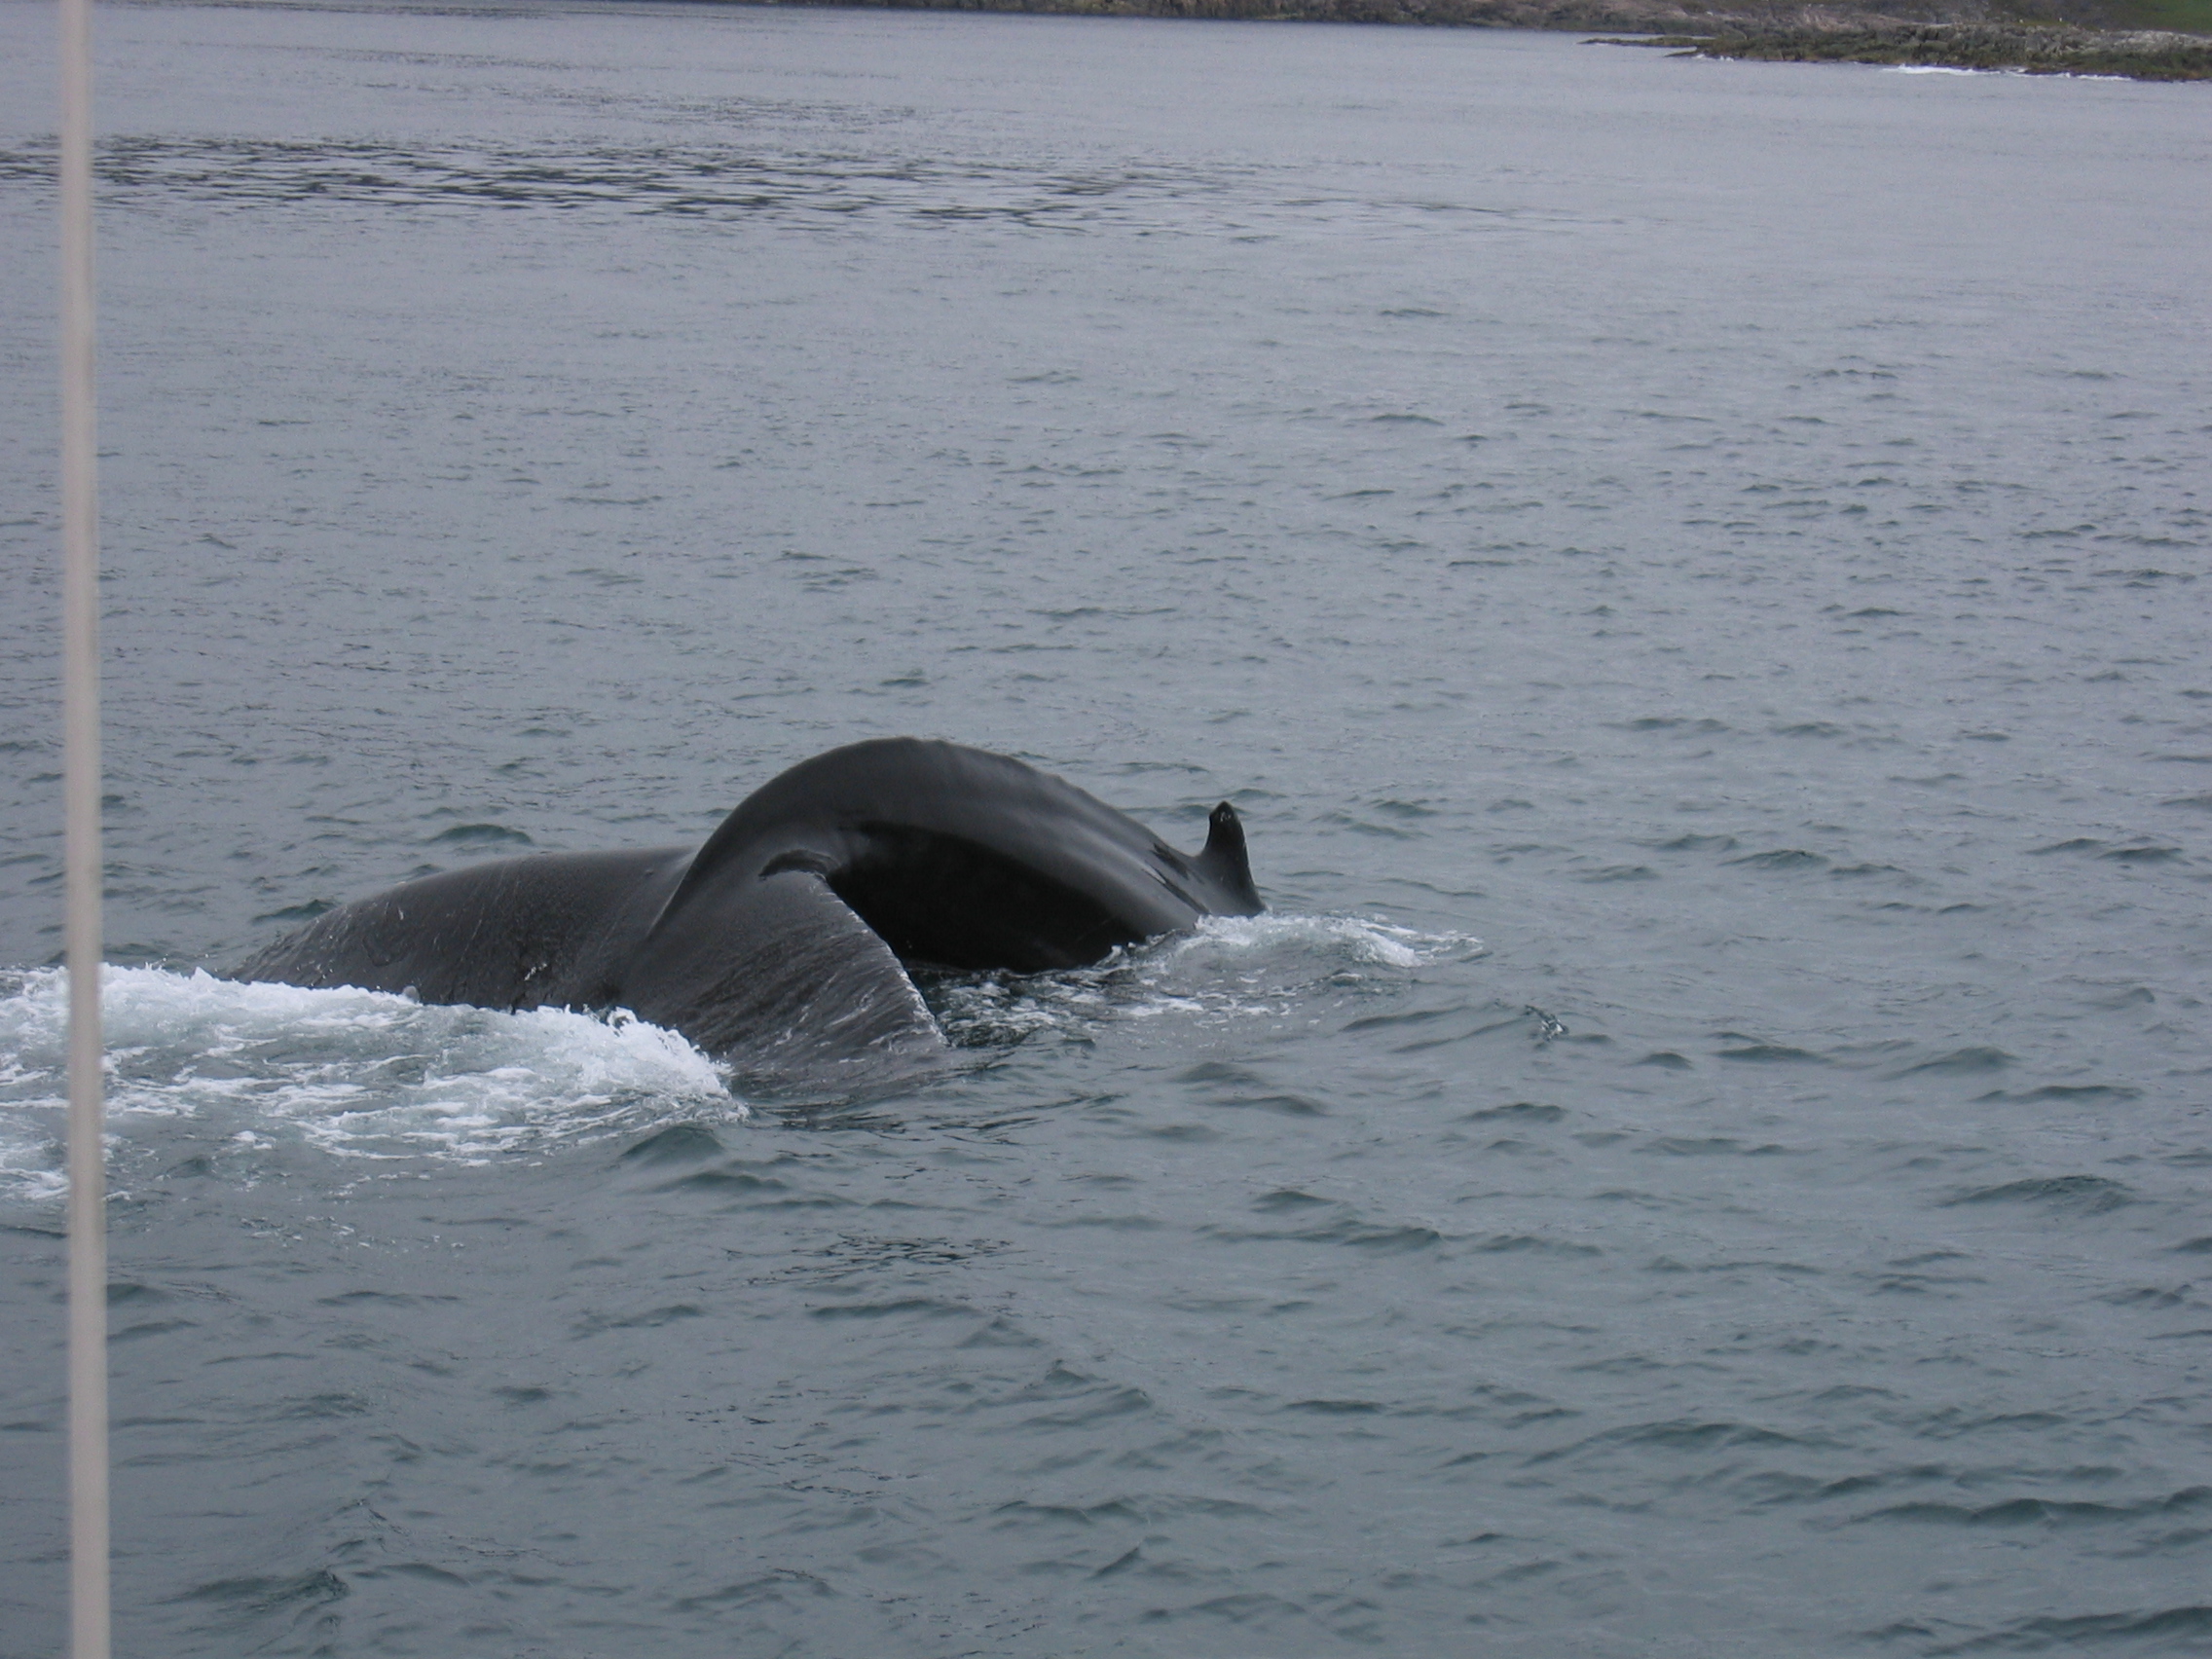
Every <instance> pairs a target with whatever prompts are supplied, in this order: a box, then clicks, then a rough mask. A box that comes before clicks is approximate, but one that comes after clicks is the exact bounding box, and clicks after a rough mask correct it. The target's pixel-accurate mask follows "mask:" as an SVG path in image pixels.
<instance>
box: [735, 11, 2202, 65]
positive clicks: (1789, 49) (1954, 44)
mask: <svg viewBox="0 0 2212 1659" xmlns="http://www.w3.org/2000/svg"><path fill="white" fill-rule="evenodd" d="M754 3H755V4H765V5H794V4H795V5H807V4H822V3H829V4H841V5H861V6H872V7H881V8H884V9H888V10H902V11H931V12H1041V13H1051V14H1056V15H1059V16H1073V17H1093V18H1212V19H1218V20H1223V21H1231V20H1235V21H1252V22H1313V23H1398V24H1413V25H1426V26H1429V27H1444V28H1505V29H1575V30H1598V29H1605V30H1613V31H1618V32H1619V33H1622V34H1627V33H1634V34H1636V35H1638V36H1639V37H1641V38H1638V39H1635V40H1618V39H1606V40H1604V41H1603V42H1601V43H1599V44H1606V45H1619V46H1657V47H1665V48H1670V49H1673V50H1674V51H1676V52H1677V53H1680V54H1682V55H1686V56H1698V57H1738V58H1763V59H1768V60H1773V61H1787V62H1798V63H1888V64H1920V65H1925V66H1927V67H1930V68H1946V69H2008V70H2022V71H2025V72H2027V73H2028V74H2032V75H2120V76H2126V77H2129V78H2130V79H2134V80H2139V81H2201V80H2207V79H2212V35H2204V34H2181V33H2175V32H2171V31H2169V30H2162V29H2140V28H2132V29H2131V28H2118V27H2115V28H2107V27H2101V26H2090V25H2092V24H2103V23H2107V22H2120V21H2126V20H2129V16H2130V14H2129V10H2128V8H2130V7H2132V8H2133V12H2134V14H2135V15H2136V16H2142V15H2144V13H2143V7H2144V5H2145V4H2149V5H2151V6H2152V8H2153V10H2154V11H2157V10H2158V9H2159V8H2163V9H2165V10H2167V11H2170V10H2172V9H2173V8H2174V7H2175V6H2176V5H2182V6H2185V7H2187V8H2188V9H2189V12H2190V15H2188V16H2186V17H2184V18H2181V19H2180V20H2183V21H2185V22H2187V23H2188V24H2190V25H2191V26H2193V27H2194V26H2195V25H2196V23H2197V21H2198V18H2197V16H2196V14H2197V13H2199V12H2201V13H2204V15H2205V16H2207V17H2212V10H2207V8H2206V7H2205V6H2203V5H2200V4H2197V3H2196V0H1887V3H1885V4H1882V5H1881V7H1880V9H1879V10H1878V11H1877V10H1875V9H1873V8H1872V7H1868V6H1864V5H1851V4H1844V5H1829V6H1807V5H1805V4H1804V3H1803V0H754ZM2000 7H2002V10H2000ZM2157 20H2166V19H2165V18H2163V17H2160V18H2157Z"/></svg>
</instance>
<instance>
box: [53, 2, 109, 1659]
mask: <svg viewBox="0 0 2212 1659" xmlns="http://www.w3.org/2000/svg"><path fill="white" fill-rule="evenodd" d="M58 11H59V23H60V42H59V46H60V51H59V54H58V59H59V68H60V94H61V97H60V104H61V111H60V113H61V181H60V182H61V339H60V348H61V350H60V358H61V682H62V694H61V772H62V785H61V795H62V815H63V830H62V842H63V851H62V859H63V864H64V867H65V876H64V882H65V886H64V895H65V896H64V899H63V908H64V918H65V921H64V940H65V943H64V959H65V961H66V963H67V967H68V977H69V1275H68V1282H69V1650H70V1653H71V1655H72V1659H108V1656H109V1587H108V1549H109V1542H108V1537H109V1529H108V1420H107V1416H108V1414H107V1231H106V1228H107V1217H106V1213H105V1212H106V1208H107V1180H106V1169H105V1167H104V1164H103V1161H102V1156H103V1155H102V1147H101V1139H102V1136H101V1128H102V1122H101V1120H102V1118H103V1116H104V1113H103V1110H102V1104H103V1103H102V1100H101V1077H100V1052H101V1042H100V977H101V959H102V957H103V955H104V951H103V948H102V940H101V925H100V898H101V894H100V888H101V879H102V869H101V859H100V682H99V502H98V488H97V477H96V467H97V461H98V451H97V449H96V447H95V443H96V438H95V427H94V423H93V408H94V405H93V383H92V373H93V358H94V353H93V310H92V306H93V297H92V0H59V7H58Z"/></svg>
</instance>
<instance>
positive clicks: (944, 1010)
mask: <svg viewBox="0 0 2212 1659" xmlns="http://www.w3.org/2000/svg"><path fill="white" fill-rule="evenodd" d="M1482 953H1483V942H1482V940H1479V939H1475V938H1473V937H1472V936H1471V935H1467V934H1454V933H1446V934H1428V933H1419V932H1417V931H1415V930H1414V929H1412V928H1402V927H1396V926H1393V925H1392V924H1390V923H1388V922H1379V921H1373V920H1370V919H1368V918H1366V917H1362V916H1300V915H1265V916H1209V917H1207V918H1205V919H1204V920H1203V921H1201V922H1199V923H1198V928H1197V930H1196V931H1195V932H1193V933H1188V934H1178V935H1175V936H1173V937H1171V938H1168V939H1164V940H1155V941H1153V942H1152V943H1150V944H1145V945H1139V946H1137V947H1136V948H1135V949H1133V950H1128V951H1117V952H1115V953H1114V954H1113V955H1112V956H1110V957H1108V958H1107V959H1106V960H1105V961H1104V962H1102V963H1100V964H1098V966H1096V967H1094V968H1075V969H1068V970H1065V971H1063V972H1060V973H1055V974H1031V975H1018V974H984V975H944V976H930V977H925V979H924V980H923V984H922V990H923V995H924V996H925V998H926V999H927V1000H928V1002H929V1005H930V1010H931V1012H932V1013H933V1014H936V1015H937V1018H938V1022H939V1024H940V1025H941V1026H943V1028H944V1032H945V1035H946V1036H947V1037H948V1038H949V1039H950V1040H951V1041H952V1042H953V1043H954V1044H955V1045H957V1046H959V1047H962V1048H1000V1047H1009V1046H1012V1045H1014V1044H1016V1043H1020V1042H1023V1041H1026V1040H1028V1039H1030V1038H1033V1037H1037V1036H1040V1035H1044V1034H1050V1033H1057V1034H1059V1035H1060V1036H1062V1037H1064V1038H1067V1039H1070V1040H1075V1041H1082V1040H1085V1039H1087V1038H1088V1035H1089V1034H1090V1033H1091V1032H1093V1031H1094V1030H1095V1029H1097V1028H1098V1027H1099V1026H1101V1025H1103V1024H1106V1023H1108V1022H1110V1021H1114V1020H1130V1019H1154V1018H1161V1017H1164V1016H1170V1015H1180V1016H1184V1017H1189V1018H1196V1019H1203V1020H1228V1019H1242V1018H1261V1017H1269V1016H1274V1015H1280V1014H1285V1013H1287V1012H1288V1008H1289V1005H1290V1001H1291V999H1292V998H1294V997H1296V996H1298V995H1300V994H1302V993H1304V992H1306V991H1308V990H1309V989H1311V988H1312V987H1314V986H1316V985H1327V984H1337V985H1341V986H1346V987H1356V986H1358V985H1361V984H1364V983H1367V982H1368V981H1370V980H1374V979H1381V980H1383V981H1388V980H1389V979H1391V978H1392V977H1393V976H1394V975H1395V974H1399V973H1404V972H1406V971H1408V970H1412V969H1418V968H1422V967H1426V966H1429V965H1430V964H1433V963H1439V962H1465V961H1470V960H1472V959H1473V958H1475V957H1477V956H1480V955H1481V954H1482ZM1375 970H1382V972H1381V973H1380V974H1377V973H1375V972H1374V971H1375Z"/></svg>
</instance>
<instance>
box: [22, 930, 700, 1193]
mask: <svg viewBox="0 0 2212 1659" xmlns="http://www.w3.org/2000/svg"><path fill="white" fill-rule="evenodd" d="M100 1006H101V1017H102V1022H103V1025H104V1028H105V1029H104V1036H105V1039H106V1042H107V1052H108V1059H107V1073H108V1112H109V1118H110V1123H111V1124H112V1125H113V1126H114V1128H115V1130H116V1132H117V1134H118V1136H120V1137H121V1138H122V1139H123V1140H125V1141H129V1138H130V1136H131V1133H132V1126H133V1124H134V1123H142V1122H143V1121H145V1120H148V1119H153V1118H190V1119H194V1120H199V1121H202V1122H203V1124H205V1126H206V1127H207V1128H208V1129H209V1130H210V1131H213V1132H215V1133H218V1134H220V1135H222V1136H225V1137H227V1138H228V1139H229V1140H230V1141H231V1142H232V1143H234V1144H235V1145H236V1146H237V1147H238V1148H239V1149H240V1150H241V1151H243V1152H250V1151H251V1150H252V1149H254V1148H257V1147H262V1146H265V1145H269V1144H273V1139H272V1137H274V1138H275V1140H285V1139H289V1140H295V1141H296V1140H305V1141H308V1142H311V1143H313V1144H314V1145H316V1146H319V1147H320V1148H322V1149H323V1150H324V1151H326V1152H328V1153H331V1154H333V1155H336V1156H339V1157H346V1158H371V1159H405V1158H424V1157H431V1158H443V1159H460V1160H461V1161H471V1162H480V1161H484V1160H486V1159H489V1158H492V1157H495V1156H498V1155H500V1154H507V1153H513V1152H515V1151H517V1150H520V1149H524V1148H526V1147H530V1146H535V1145H540V1144H543V1143H546V1142H551V1141H559V1140H570V1139H575V1138H578V1137H586V1136H595V1135H599V1134H608V1133H614V1132H618V1131H626V1130H628V1129H631V1128H634V1127H637V1126H640V1125H641V1124H645V1123H649V1122H652V1121H654V1120H656V1119H662V1118H666V1117H668V1116H671V1115H673V1114H674V1113H676V1112H678V1111H682V1112H685V1113H687V1114H688V1115H693V1116H695V1115H697V1112H698V1111H699V1109H701V1108H702V1107H705V1108H706V1109H708V1110H712V1111H715V1112H719V1113H721V1114H725V1115H742V1114H743V1112H744V1107H743V1106H741V1105H740V1104H739V1103H738V1102H737V1101H736V1100H734V1099H733V1098H732V1097H731V1096H730V1094H729V1092H728V1090H727V1088H725V1087H724V1083H723V1080H722V1078H721V1076H720V1074H719V1073H718V1072H717V1071H716V1069H715V1067H714V1064H713V1062H711V1061H710V1060H709V1059H708V1058H707V1057H706V1055H704V1054H702V1053H701V1052H699V1051H698V1050H696V1049H694V1048H692V1047H691V1045H690V1044H688V1043H686V1042H685V1041H684V1040H683V1039H682V1037H680V1036H678V1035H677V1034H675V1033H674V1032H671V1031H665V1030H662V1029H661V1028H660V1027H658V1026H654V1025H648V1024H646V1023H645V1022H644V1021H643V1020H639V1019H635V1018H632V1017H630V1016H629V1015H627V1014H613V1015H611V1016H608V1017H606V1018H601V1017H596V1016H594V1015H590V1014H571V1013H568V1012H566V1011H563V1010H555V1009H538V1010H535V1011H532V1012H530V1013H525V1014H500V1013H496V1012H493V1011H491V1010H487V1009H475V1008H440V1007H432V1006H427V1005H424V1004H421V1003H417V1002H414V1001H412V1000H410V999H409V998H406V997H398V996H390V995H387V994H385V993H383V992H378V991H361V990H353V989H350V988H339V989H332V990H303V989H301V988H299V987H298V986H294V985H269V984H237V983H233V982H232V981H230V980H227V979H218V978H215V977H212V976H210V975H207V974H204V973H192V974H175V973H170V972H167V971H166V970H164V969H158V968H116V969H110V970H108V971H107V973H106V975H105V976H104V977H103V980H102V987H101V998H100ZM66 1022H67V977H66V975H65V974H64V973H63V972H62V971H60V970H58V969H42V970H36V971H32V972H28V973H16V974H8V975H5V976H0V1192H8V1193H11V1194H13V1195H14V1196H18V1197H32V1198H36V1197H41V1196H45V1195H47V1194H49V1193H57V1192H59V1191H61V1190H62V1188H63V1185H64V1183H63V1179H62V1177H61V1175H60V1173H59V1171H58V1169H57V1168H56V1164H57V1162H58V1150H57V1147H56V1144H55V1143H56V1141H57V1139H58V1136H59V1132H60V1124H59V1119H58V1114H59V1113H60V1112H61V1111H62V1110H63V1109H64V1106H65V1090H66V1087H67V1084H66V1077H65V1056H64V1048H63V1043H64V1033H65V1029H66Z"/></svg>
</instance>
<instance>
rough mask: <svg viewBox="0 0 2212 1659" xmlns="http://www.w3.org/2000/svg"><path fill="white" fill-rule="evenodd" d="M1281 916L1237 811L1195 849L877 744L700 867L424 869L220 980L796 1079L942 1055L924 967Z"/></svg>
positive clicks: (1069, 788)
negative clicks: (1258, 880) (600, 1016)
mask: <svg viewBox="0 0 2212 1659" xmlns="http://www.w3.org/2000/svg"><path fill="white" fill-rule="evenodd" d="M1265 908H1266V906H1265V905H1263V904H1262V903H1260V896H1259V893H1258V890H1257V889H1256V888H1254V886H1253V884H1252V871H1251V866H1250V865H1249V863H1248V861H1247V859H1246V855H1245V849H1244V830H1243V827H1242V825H1241V824H1240V823H1239V822H1238V821H1237V817H1236V810H1235V808H1234V807H1233V806H1231V805H1230V804H1229V803H1228V802H1227V801H1223V802H1222V803H1221V804H1220V805H1218V806H1216V807H1215V808H1214V809H1213V812H1212V814H1211V816H1210V817H1209V819H1208V821H1207V830H1206V844H1205V846H1204V848H1203V849H1202V850H1201V851H1199V852H1198V853H1196V854H1184V853H1180V852H1177V851H1176V850H1175V849H1174V848H1172V847H1170V846H1168V845H1167V844H1166V843H1165V842H1164V841H1162V840H1161V839H1160V838H1159V837H1158V836H1156V835H1155V834H1153V833H1152V831H1150V830H1147V829H1145V828H1144V826H1143V825H1141V824H1139V823H1137V822H1136V821H1135V820H1134V819H1132V818H1129V817H1127V816H1126V815H1124V814H1123V813H1121V812H1117V811H1116V810H1115V809H1114V808H1112V807H1110V806H1108V805H1106V804H1105V802H1103V801H1100V800H1098V799H1096V798H1094V797H1093V796H1091V795H1088V794H1086V793H1084V792H1083V791H1082V790H1079V789H1077V788H1075V787H1074V786H1073V785H1071V784H1068V783H1065V782H1063V781H1062V780H1060V779H1059V778H1055V777H1052V776H1051V775H1049V774H1047V773H1044V772H1040V771H1037V770H1036V769H1035V768H1033V767H1031V766H1028V765H1025V764H1024V763H1023V762H1021V761H1019V760H1016V759H1014V758H1013V757H1012V756H1005V755H993V754H989V753H986V752H985V751H983V750H979V749H969V748H965V747H962V746H961V745H959V744H953V743H941V742H932V741H924V740H920V739H916V738H906V737H901V738H883V739H876V740H872V741H869V742H866V743H856V744H852V745H849V746H847V747H845V748H842V749H834V750H831V751H830V752H829V753H828V754H826V755H819V756H815V757H814V758H813V759H811V760H806V761H802V762H800V763H799V764H798V765H796V766H793V768H791V770H789V771H787V772H785V773H783V774H781V775H780V776H778V777H776V778H775V779H773V780H771V781H770V782H769V783H767V784H765V785H763V786H762V787H761V788H760V789H758V790H756V791H755V792H754V793H752V794H751V795H749V796H747V797H746V799H745V800H744V801H742V802H741V803H740V804H739V805H738V807H737V809H736V810H735V811H733V812H732V813H731V814H730V815H729V816H728V817H727V818H726V819H724V820H723V821H722V823H721V825H720V826H719V828H718V829H717V830H715V832H714V833H713V834H712V835H710V836H708V837H707V840H706V842H705V844H704V845H702V846H700V847H698V848H696V849H692V848H687V847H657V848H643V849H638V850H634V851H628V852H611V853H543V854H537V855H535V856H531V857H525V858H515V859H501V860H498V861H496V862H491V863H486V864H478V865H471V866H467V867H466V868H463V869H457V870H450V871H447V872H445V873H443V874H439V875H431V876H424V877H423V878H422V879H420V880H417V881H410V882H407V883H405V884H404V885H402V886H399V887H394V888H392V889H390V890H389V891H387V892H384V893H379V894H375V895H373V896H371V897H369V898H366V899H357V900H355V901H354V902H353V903H350V904H345V905H342V906H340V907H338V908H336V909H333V910H329V911H326V912H324V913H323V914H322V915H320V916H317V917H316V918H315V919H314V920H313V921H312V922H310V923H309V924H308V925H307V926H306V927H303V928H301V929H300V930H299V931H297V932H296V933H293V934H290V935H288V936H286V937H285V938H283V939H280V940H276V942H275V943H274V944H271V945H270V946H268V947H267V948H266V949H264V950H263V951H261V952H260V953H259V954H258V955H256V956H255V957H253V958H252V959H251V960H250V961H248V962H246V963H244V964H243V965H242V966H240V967H239V968H237V969H235V970H233V971H232V973H231V974H230V975H229V977H232V978H236V979H260V980H274V981H276V982H279V983H283V984H292V985H308V986H326V985H355V986H359V987H361V988H363V989H367V990H377V991H403V992H407V993H409V994H412V995H414V996H416V997H418V998H420V999H421V1000H422V1001H424V1002H433V1003H467V1004H473V1005H476V1006H478V1007H482V1008H492V1009H501V1010H507V1011H516V1010H523V1009H535V1008H571V1009H584V1010H599V1011H606V1010H614V1009H626V1010H628V1011H629V1012H631V1013H632V1014H636V1015H637V1016H638V1017H639V1018H641V1019H645V1020H650V1021H651V1022H652V1023H654V1024H656V1025H663V1026H667V1027H670V1028H672V1029H674V1030H676V1031H680V1032H682V1034H683V1035H684V1036H685V1037H687V1038H689V1039H690V1040H691V1041H692V1042H693V1043H695V1044H696V1045H698V1046H699V1047H700V1048H701V1049H703V1050H705V1051H707V1052H709V1053H711V1054H714V1055H716V1056H718V1057H720V1058H725V1059H728V1060H731V1061H732V1062H733V1063H734V1064H735V1065H736V1066H737V1068H738V1069H739V1071H740V1072H741V1073H744V1074H754V1075H757V1074H762V1073H767V1074H786V1073H805V1072H809V1071H815V1070H820V1069H822V1068H823V1067H825V1066H832V1067H838V1068H842V1067H844V1066H846V1065H849V1064H850V1063H851V1062H854V1061H875V1062H890V1063H892V1064H894V1065H897V1064H901V1063H904V1062H915V1061H919V1062H925V1063H926V1062H927V1061H928V1060H930V1059H932V1058H935V1057H939V1056H941V1054H942V1053H943V1052H944V1049H945V1045H944V1038H943V1035H942V1033H941V1032H940V1030H939V1029H938V1026H937V1022H936V1021H935V1019H933V1018H932V1017H931V1014H930V1012H929V1009H928V1008H927V1007H926V1006H925V1005H924V1003H923V1001H922V998H921V993H920V992H919V991H917V990H916V989H915V988H914V981H913V979H912V977H910V975H909V974H908V969H909V968H910V967H939V968H949V969H970V970H990V969H1004V970H1010V971H1012V972H1014V973H1022V974H1033V973H1040V972H1044V971H1046V970H1050V969H1055V968H1073V967H1080V966H1084V965H1087V964H1089V963H1094V962H1097V961H1099V960H1101V959H1102V958H1104V957H1105V956H1107V955H1108V954H1109V953H1110V952H1112V951H1113V950H1114V949H1116V948H1117V947H1118V946H1122V945H1127V944H1134V943H1136V942H1138V941H1139V940H1147V939H1152V938H1156V937H1158V936H1159V935H1161V934H1167V933H1174V932H1178V931H1182V930H1187V929H1189V928H1190V927H1192V926H1193V925H1194V924H1195V923H1197V922H1198V919H1199V918H1200V917H1202V916H1250V915H1257V914H1259V913H1260V912H1261V911H1262V910H1263V909H1265Z"/></svg>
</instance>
